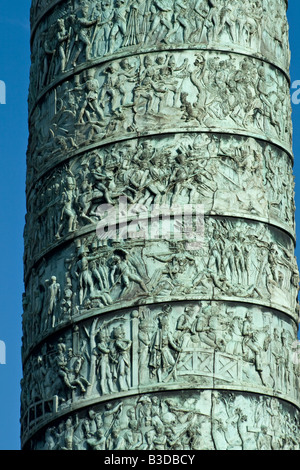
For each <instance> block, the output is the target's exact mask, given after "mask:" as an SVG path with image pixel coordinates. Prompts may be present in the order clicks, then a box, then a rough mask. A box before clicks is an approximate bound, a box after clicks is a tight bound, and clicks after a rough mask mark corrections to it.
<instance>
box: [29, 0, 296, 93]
mask: <svg viewBox="0 0 300 470" xmlns="http://www.w3.org/2000/svg"><path fill="white" fill-rule="evenodd" d="M49 3H50V4H52V5H54V6H55V2H54V1H53V2H44V3H43V5H42V6H41V7H40V11H42V9H44V8H47V6H48V5H49ZM270 8H271V9H272V12H273V15H272V16H270V14H269V11H270V10H269V9H270ZM37 9H38V6H37V5H34V4H33V5H32V16H36V13H35V12H37ZM285 9H286V4H285V1H284V0H282V1H276V2H275V1H273V0H263V1H260V2H251V1H250V0H247V1H243V2H242V1H241V0H234V1H233V0H232V1H231V2H230V3H228V2H227V1H225V0H175V1H171V2H170V1H167V0H147V1H142V0H136V1H128V0H127V1H124V0H121V1H120V0H116V1H113V0H107V1H98V2H94V3H93V4H91V2H89V1H87V0H85V1H82V0H76V1H75V2H74V1H64V2H58V4H57V6H56V7H55V8H53V9H52V10H51V11H49V14H48V15H47V17H46V18H43V21H42V22H40V23H39V24H37V25H36V28H34V34H33V38H32V70H31V76H32V80H31V101H32V102H33V101H34V100H35V99H36V97H37V95H38V94H39V91H43V89H44V88H45V87H47V86H48V85H51V83H52V82H54V81H55V80H56V79H57V78H58V77H64V76H65V75H66V74H68V73H69V74H70V72H73V70H74V69H75V70H76V68H77V67H80V66H81V65H83V66H87V65H89V64H90V63H94V62H97V61H103V60H107V59H109V58H110V57H112V56H114V57H115V56H116V55H133V54H135V53H136V52H137V51H141V50H144V51H151V50H153V48H157V46H159V47H160V48H165V49H169V50H170V49H171V50H172V49H176V48H178V47H179V48H183V49H187V48H189V49H200V50H201V49H202V50H205V49H207V48H211V49H216V50H219V49H225V50H226V49H227V50H228V49H230V50H232V49H233V48H234V50H236V51H239V52H243V53H245V54H248V55H253V54H254V55H256V56H257V57H260V58H263V59H266V60H267V61H271V62H272V63H275V64H278V66H279V67H280V68H282V69H283V70H284V71H285V72H286V73H288V69H289V61H290V52H289V44H288V24H287V21H286V15H285ZM32 21H33V24H34V23H35V21H34V18H32Z"/></svg>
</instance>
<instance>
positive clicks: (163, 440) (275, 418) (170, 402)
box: [30, 390, 299, 451]
mask: <svg viewBox="0 0 300 470" xmlns="http://www.w3.org/2000/svg"><path fill="white" fill-rule="evenodd" d="M228 423H229V424H228ZM298 429H299V411H298V410H295V409H293V408H292V407H291V406H290V405H289V404H288V403H287V402H284V401H281V400H278V399H277V398H274V397H273V398H272V397H268V396H261V397H259V396H257V395H254V394H253V395H252V394H251V393H245V394H244V395H238V394H236V393H234V392H224V391H223V392H221V391H217V390H216V391H208V390H205V391H198V392H195V391H190V392H186V391H177V392H175V393H174V392H173V393H172V392H169V393H164V394H160V393H156V394H151V395H145V396H138V397H132V398H127V399H125V400H123V401H118V400H116V401H113V402H111V403H107V404H103V405H98V406H94V407H93V408H91V409H87V410H82V411H80V412H78V413H75V414H74V415H72V416H70V417H68V418H65V419H61V420H60V421H59V423H58V425H57V427H56V428H54V427H51V426H48V427H47V428H46V430H45V432H43V433H40V434H38V438H35V439H34V440H33V441H32V443H31V447H30V448H31V449H32V450H89V451H92V450H102V451H103V450H110V451H111V450H130V451H132V450H140V451H143V450H150V451H174V450H185V451H189V450H207V451H209V450H265V451H266V450H281V449H284V450H297V449H298V448H299V442H298V441H297V439H296V437H295V436H297V433H298Z"/></svg>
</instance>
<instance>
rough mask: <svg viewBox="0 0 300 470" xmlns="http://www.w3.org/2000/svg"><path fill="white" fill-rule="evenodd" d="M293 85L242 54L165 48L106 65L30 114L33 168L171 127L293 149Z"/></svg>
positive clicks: (80, 76)
mask: <svg viewBox="0 0 300 470" xmlns="http://www.w3.org/2000/svg"><path fill="white" fill-rule="evenodd" d="M290 116H291V103H290V99H289V84H288V82H287V80H286V78H285V77H284V76H283V75H282V74H280V73H279V72H278V70H277V69H276V68H274V67H272V66H270V65H268V64H266V63H264V62H261V61H258V60H255V59H252V58H247V57H243V56H240V55H237V54H234V53H232V54H225V53H215V52H203V53H202V54H200V53H196V52H191V51H190V52H185V51H183V52H181V53H178V52H174V53H168V52H162V53H160V54H157V53H152V54H147V55H138V56H135V57H133V58H130V59H128V58H124V59H121V60H115V61H112V62H111V63H106V64H105V65H103V66H100V67H95V68H91V69H89V70H87V71H84V72H82V73H79V74H77V75H75V76H74V77H72V78H70V80H68V81H65V82H63V83H62V84H60V85H59V86H58V87H56V88H55V89H54V90H51V91H50V92H49V93H48V94H47V95H45V96H44V97H43V98H42V99H41V100H40V101H39V103H38V104H37V106H36V107H35V108H34V110H33V112H32V114H31V116H30V128H31V133H30V139H29V147H28V152H29V154H30V161H31V163H30V162H29V168H30V169H31V170H32V171H33V172H36V171H37V172H39V171H41V169H43V171H45V169H47V168H48V167H51V166H53V165H54V164H57V163H59V162H60V161H61V160H62V159H64V158H65V157H66V154H68V155H69V156H72V155H73V154H74V153H78V152H80V151H82V150H83V149H85V148H87V147H90V146H93V147H95V146H97V145H100V144H102V143H109V142H112V141H114V140H118V141H120V140H124V139H128V138H132V137H136V136H137V135H139V136H143V135H144V136H146V135H149V134H150V135H155V134H163V133H165V134H166V133H173V132H201V131H205V132H207V131H211V129H214V131H215V132H226V133H228V134H242V135H248V136H249V137H256V138H260V139H262V140H266V137H268V138H269V139H270V140H271V141H273V142H274V143H276V144H278V145H279V146H281V147H283V148H285V149H287V151H288V152H289V153H291V132H292V130H291V125H289V124H288V123H289V122H290Z"/></svg>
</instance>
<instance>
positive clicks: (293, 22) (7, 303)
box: [0, 0, 300, 450]
mask: <svg viewBox="0 0 300 470" xmlns="http://www.w3.org/2000/svg"><path fill="white" fill-rule="evenodd" d="M289 3H290V6H289V11H288V16H289V21H290V43H291V48H292V66H291V80H292V82H293V81H295V80H300V47H299V43H300V41H299V40H300V32H299V17H300V2H299V0H289ZM29 6H30V0H11V1H8V0H1V5H0V80H3V81H4V82H5V83H6V87H7V97H6V101H7V103H6V105H0V157H1V175H2V183H1V185H0V196H1V204H0V223H1V226H0V227H1V228H0V246H1V269H0V299H1V304H0V340H2V341H4V342H5V344H6V364H5V365H0V450H18V449H19V448H20V439H19V434H20V431H19V399H20V379H21V376H22V373H21V353H20V350H21V336H22V331H21V314H22V292H23V261H22V258H23V227H24V216H25V158H26V147H27V135H28V134H27V91H28V82H29V62H30V53H29ZM293 123H294V154H295V176H296V206H297V207H298V208H299V210H300V104H299V105H297V106H294V107H293ZM296 217H297V220H300V215H299V211H297V214H296ZM299 227H300V222H299V223H298V238H299V236H300V232H299ZM299 253H300V252H299ZM297 257H298V259H300V255H299V254H298V250H297Z"/></svg>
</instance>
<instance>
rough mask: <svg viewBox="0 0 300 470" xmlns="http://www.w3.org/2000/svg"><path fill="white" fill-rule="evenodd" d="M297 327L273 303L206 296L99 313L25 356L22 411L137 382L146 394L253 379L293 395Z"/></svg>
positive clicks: (255, 383) (107, 393) (254, 383)
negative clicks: (225, 301) (273, 308)
mask: <svg viewBox="0 0 300 470" xmlns="http://www.w3.org/2000/svg"><path fill="white" fill-rule="evenodd" d="M295 328H296V326H295V324H293V322H292V321H290V320H287V319H286V318H285V317H284V315H282V314H276V313H275V312H274V311H270V310H268V309H262V308H260V307H255V306H250V305H247V304H244V305H243V304H240V305H236V304H234V303H232V304H230V303H228V305H227V306H226V305H224V304H222V303H218V302H206V301H203V302H190V303H186V302H181V303H176V304H171V303H169V304H161V305H151V306H149V307H148V306H143V307H140V308H139V309H138V310H134V311H131V312H130V311H127V312H125V313H123V314H122V312H119V314H115V315H112V316H106V317H105V318H103V319H102V318H101V317H95V318H94V319H90V320H86V321H84V322H81V323H79V324H78V325H76V326H74V327H73V330H72V331H69V332H68V333H63V336H58V337H57V338H58V339H55V340H54V341H53V340H51V339H48V340H47V343H43V344H42V346H40V349H39V351H38V353H35V354H33V355H31V356H30V357H29V358H28V360H27V361H26V365H25V371H26V380H24V383H23V395H22V397H23V399H22V403H23V407H22V410H23V412H22V415H23V418H24V417H25V415H26V413H28V412H30V413H31V412H33V413H36V411H37V409H38V407H39V406H40V405H41V403H43V404H44V409H46V406H45V403H48V402H52V401H53V398H54V397H56V401H57V407H58V408H57V411H60V410H64V409H65V408H66V407H69V406H71V405H72V403H75V402H78V401H80V400H83V399H87V398H95V397H105V396H106V397H113V396H115V395H116V394H118V393H120V392H124V393H126V392H127V391H130V390H135V389H137V388H138V390H139V391H140V392H144V393H146V392H147V391H150V390H152V389H153V390H155V387H156V386H158V385H163V386H164V388H168V386H171V387H172V386H173V385H174V384H176V383H177V384H180V387H181V388H182V387H183V386H188V387H192V388H193V387H196V388H198V387H201V388H203V387H204V388H210V387H212V386H216V387H218V386H219V387H222V385H224V384H225V385H228V384H230V385H231V386H232V387H236V388H239V387H244V386H246V385H247V386H248V387H249V386H250V384H251V386H252V388H254V389H255V390H256V391H262V390H264V391H265V392H267V393H269V394H270V393H274V394H275V395H278V396H282V397H283V396H285V397H289V399H291V400H296V399H297V397H298V393H299V383H298V372H299V371H298V368H299V364H298V363H297V361H293V360H292V358H293V338H294V335H295ZM283 350H284V351H285V355H283V354H282V351H283ZM29 410H33V411H29ZM36 418H37V421H38V420H39V419H40V418H41V417H39V416H36ZM44 418H46V415H43V416H42V419H44ZM24 420H25V418H24Z"/></svg>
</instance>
